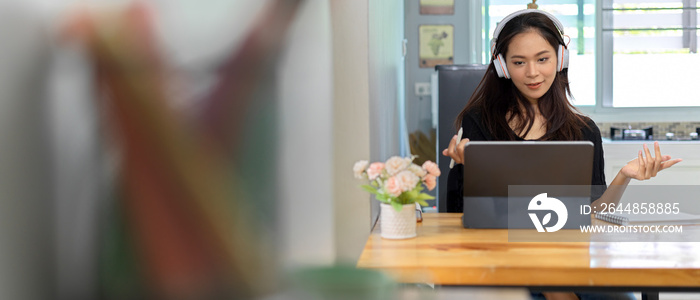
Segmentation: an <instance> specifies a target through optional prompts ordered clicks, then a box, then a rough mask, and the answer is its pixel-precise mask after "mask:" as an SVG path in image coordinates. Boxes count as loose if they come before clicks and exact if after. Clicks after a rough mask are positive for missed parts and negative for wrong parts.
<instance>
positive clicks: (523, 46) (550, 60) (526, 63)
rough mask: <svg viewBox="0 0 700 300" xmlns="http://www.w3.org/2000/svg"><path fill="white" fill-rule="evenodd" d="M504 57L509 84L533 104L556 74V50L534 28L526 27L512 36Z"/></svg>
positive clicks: (546, 89)
mask: <svg viewBox="0 0 700 300" xmlns="http://www.w3.org/2000/svg"><path fill="white" fill-rule="evenodd" d="M505 56H506V57H505V59H506V65H507V68H508V73H510V78H511V80H513V84H515V87H517V88H518V90H519V91H520V93H522V94H523V96H525V98H527V100H529V101H530V102H531V103H532V104H536V103H537V100H539V99H540V97H542V95H544V94H545V93H546V92H547V91H548V90H549V88H550V87H551V86H552V82H554V78H555V77H556V76H557V52H556V50H554V48H552V45H550V44H549V43H548V42H547V40H545V39H544V38H543V37H542V36H541V35H540V34H539V33H538V32H537V31H536V30H529V31H526V32H523V33H520V34H518V35H516V36H514V37H513V39H512V40H511V41H510V45H509V46H508V52H507V53H506V55H505Z"/></svg>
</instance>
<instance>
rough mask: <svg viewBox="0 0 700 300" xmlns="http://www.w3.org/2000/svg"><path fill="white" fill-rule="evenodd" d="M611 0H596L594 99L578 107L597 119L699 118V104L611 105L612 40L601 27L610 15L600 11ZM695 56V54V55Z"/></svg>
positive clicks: (615, 120)
mask: <svg viewBox="0 0 700 300" xmlns="http://www.w3.org/2000/svg"><path fill="white" fill-rule="evenodd" d="M612 2H613V0H596V16H595V18H596V29H595V30H596V54H595V55H596V58H595V60H596V71H595V74H596V101H595V105H593V106H577V108H578V109H579V110H580V111H581V112H583V113H584V114H587V115H589V116H590V117H591V118H592V119H593V120H595V121H596V122H677V121H697V120H699V119H700V106H677V107H666V106H657V107H612V101H613V81H612V76H613V74H612V73H613V68H612V65H613V41H612V35H607V36H606V35H604V34H603V28H605V26H610V27H611V26H612V22H613V20H612V16H609V17H608V16H606V15H605V14H603V8H604V7H612ZM696 55H698V54H696Z"/></svg>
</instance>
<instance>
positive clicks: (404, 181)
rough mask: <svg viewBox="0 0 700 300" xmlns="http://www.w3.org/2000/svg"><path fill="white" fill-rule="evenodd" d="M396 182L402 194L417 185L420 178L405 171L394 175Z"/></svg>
mask: <svg viewBox="0 0 700 300" xmlns="http://www.w3.org/2000/svg"><path fill="white" fill-rule="evenodd" d="M396 180H397V181H398V184H399V186H400V187H401V190H402V191H404V192H407V191H410V190H412V189H414V188H415V187H416V185H418V183H419V182H420V177H418V176H416V174H413V172H411V171H408V170H405V171H401V172H400V173H399V174H396Z"/></svg>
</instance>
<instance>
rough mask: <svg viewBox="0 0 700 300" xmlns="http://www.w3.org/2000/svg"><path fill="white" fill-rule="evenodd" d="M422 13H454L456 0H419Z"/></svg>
mask: <svg viewBox="0 0 700 300" xmlns="http://www.w3.org/2000/svg"><path fill="white" fill-rule="evenodd" d="M419 1H420V14H421V15H453V14H454V13H455V1H454V0H419Z"/></svg>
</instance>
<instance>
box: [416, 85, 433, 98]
mask: <svg viewBox="0 0 700 300" xmlns="http://www.w3.org/2000/svg"><path fill="white" fill-rule="evenodd" d="M414 87H415V91H416V96H430V94H431V93H432V91H431V90H430V82H416V84H415V86H414Z"/></svg>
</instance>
